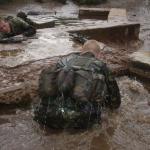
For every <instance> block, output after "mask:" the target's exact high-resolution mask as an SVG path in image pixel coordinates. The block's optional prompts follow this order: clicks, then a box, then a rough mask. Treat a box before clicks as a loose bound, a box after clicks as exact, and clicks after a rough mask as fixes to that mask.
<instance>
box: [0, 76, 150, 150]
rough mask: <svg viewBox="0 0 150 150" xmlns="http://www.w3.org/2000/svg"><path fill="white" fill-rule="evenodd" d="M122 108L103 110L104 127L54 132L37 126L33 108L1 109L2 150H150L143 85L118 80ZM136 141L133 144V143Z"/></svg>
mask: <svg viewBox="0 0 150 150" xmlns="http://www.w3.org/2000/svg"><path fill="white" fill-rule="evenodd" d="M118 84H119V87H120V90H121V95H122V105H121V107H120V108H119V110H118V111H115V112H109V111H105V110H103V113H102V124H101V126H95V127H94V128H93V129H89V130H84V131H77V130H75V131H65V130H63V131H58V130H57V131H53V130H50V129H47V128H46V127H40V126H39V124H38V123H36V122H34V121H33V119H32V116H33V107H34V106H31V108H30V109H29V108H28V109H27V110H26V109H20V108H12V109H11V111H12V112H10V109H7V107H3V109H2V108H1V111H0V113H1V116H0V141H1V145H0V148H1V150H12V149H14V150H20V149H22V150H30V149H37V150H49V149H52V150H53V149H56V150H69V149H72V150H77V149H79V150H81V149H82V150H99V149H101V148H102V149H103V150H111V149H117V150H129V149H130V150H134V149H137V150H141V149H143V150H148V149H149V148H150V140H149V134H150V133H149V132H150V128H149V124H150V118H149V116H150V111H149V109H150V108H149V105H148V102H149V99H150V95H149V94H148V92H147V91H146V90H145V89H144V88H143V86H142V84H141V83H139V82H137V81H136V80H130V79H128V78H127V77H122V78H120V79H118ZM131 141H132V142H131Z"/></svg>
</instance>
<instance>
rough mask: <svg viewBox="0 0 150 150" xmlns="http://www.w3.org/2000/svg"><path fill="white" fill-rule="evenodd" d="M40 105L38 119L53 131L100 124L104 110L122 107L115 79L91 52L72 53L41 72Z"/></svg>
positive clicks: (36, 116)
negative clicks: (105, 108)
mask: <svg viewBox="0 0 150 150" xmlns="http://www.w3.org/2000/svg"><path fill="white" fill-rule="evenodd" d="M39 93H40V97H41V99H42V100H41V103H40V105H39V106H38V107H37V109H36V110H35V120H38V121H39V122H41V123H43V124H46V125H48V126H49V127H53V128H70V127H71V128H87V127H90V126H91V125H93V123H95V122H97V123H98V122H99V121H100V114H101V108H102V107H108V108H110V109H116V108H118V107H119V106H120V103H121V100H120V93H119V88H118V85H117V83H116V80H115V79H114V77H113V76H112V74H111V72H110V71H109V69H108V68H107V66H106V64H104V63H103V62H102V61H99V60H97V59H96V58H95V57H94V56H93V55H91V53H88V54H85V55H80V54H78V53H77V54H71V55H69V56H67V57H64V58H62V59H61V60H60V61H59V62H57V63H56V64H55V65H53V66H51V67H49V68H47V69H45V70H43V71H42V73H41V76H40V80H39Z"/></svg>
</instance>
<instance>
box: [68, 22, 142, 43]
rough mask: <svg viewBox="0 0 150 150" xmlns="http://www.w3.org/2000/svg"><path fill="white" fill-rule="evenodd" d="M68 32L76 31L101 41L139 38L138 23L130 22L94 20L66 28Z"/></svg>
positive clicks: (122, 40)
mask: <svg viewBox="0 0 150 150" xmlns="http://www.w3.org/2000/svg"><path fill="white" fill-rule="evenodd" d="M68 32H70V33H78V34H81V35H85V36H88V37H90V39H95V40H98V41H101V42H107V41H110V42H119V41H120V42H124V41H131V40H139V32H140V24H139V23H132V22H126V23H123V22H120V21H118V22H117V21H112V22H107V21H103V22H100V21H99V22H98V21H97V22H96V23H95V24H91V25H88V26H86V27H83V26H79V27H76V28H71V29H69V30H68Z"/></svg>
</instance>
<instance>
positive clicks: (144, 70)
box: [129, 51, 150, 79]
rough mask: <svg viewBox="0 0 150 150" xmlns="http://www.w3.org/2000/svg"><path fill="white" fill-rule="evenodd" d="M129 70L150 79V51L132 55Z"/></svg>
mask: <svg viewBox="0 0 150 150" xmlns="http://www.w3.org/2000/svg"><path fill="white" fill-rule="evenodd" d="M129 69H130V72H131V73H134V74H137V75H139V76H141V77H144V78H148V79H150V51H144V52H143V51H140V52H135V53H133V54H131V56H130V64H129Z"/></svg>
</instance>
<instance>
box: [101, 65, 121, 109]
mask: <svg viewBox="0 0 150 150" xmlns="http://www.w3.org/2000/svg"><path fill="white" fill-rule="evenodd" d="M103 72H104V75H105V80H106V84H107V88H108V93H109V96H108V99H107V101H106V106H107V107H109V108H111V109H116V108H118V107H119V106H120V104H121V97H120V91H119V87H118V84H117V82H116V80H115V78H114V76H113V75H112V73H111V71H110V70H109V69H108V67H107V66H106V64H104V67H103Z"/></svg>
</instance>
